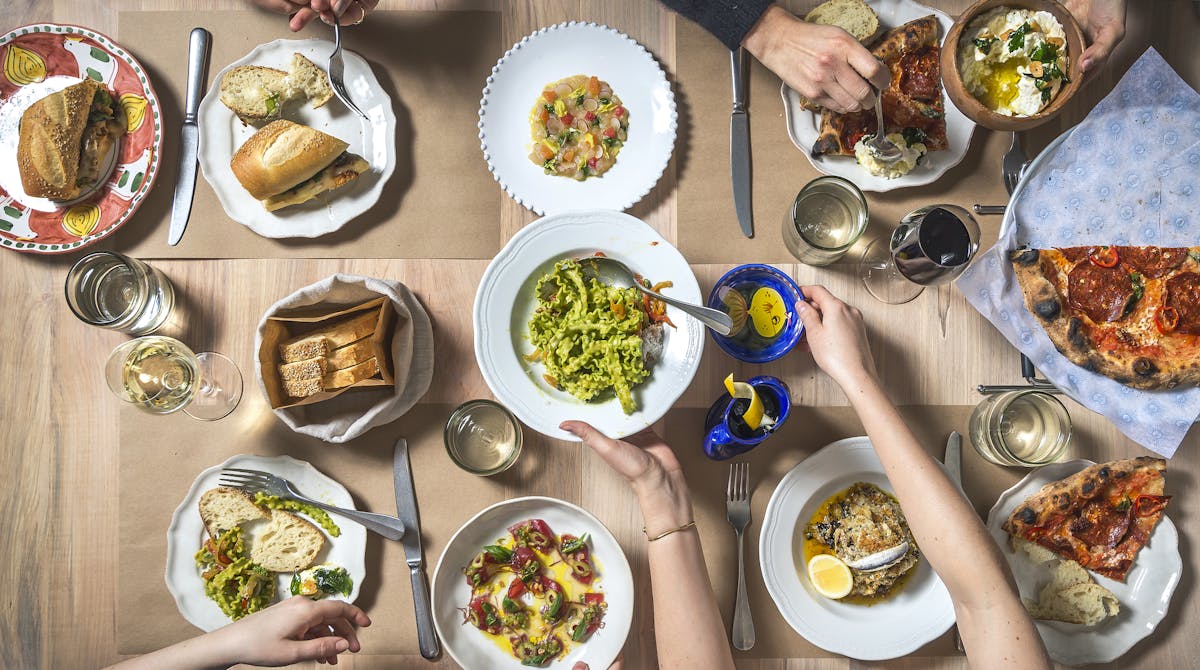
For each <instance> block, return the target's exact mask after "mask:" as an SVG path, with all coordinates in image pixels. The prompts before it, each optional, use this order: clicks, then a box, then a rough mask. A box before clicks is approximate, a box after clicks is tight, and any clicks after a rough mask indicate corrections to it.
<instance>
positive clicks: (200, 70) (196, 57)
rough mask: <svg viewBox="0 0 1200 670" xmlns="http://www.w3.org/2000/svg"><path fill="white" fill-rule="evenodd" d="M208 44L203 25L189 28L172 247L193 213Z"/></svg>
mask: <svg viewBox="0 0 1200 670" xmlns="http://www.w3.org/2000/svg"><path fill="white" fill-rule="evenodd" d="M211 47H212V35H211V34H209V32H208V31H207V30H205V29H203V28H192V34H191V36H190V37H189V38H188V70H187V93H186V96H185V98H184V106H183V137H182V138H181V140H180V142H179V179H178V181H176V182H175V199H174V200H173V201H172V202H171V228H170V229H169V230H168V231H167V244H169V245H171V246H175V245H176V244H179V240H180V239H181V238H182V237H183V231H184V229H186V228H187V224H188V217H189V216H190V215H191V213H192V193H193V192H195V190H196V154H197V153H198V152H199V150H200V128H199V126H197V125H196V113H197V112H198V111H199V110H200V93H201V92H202V91H203V90H204V75H205V73H206V72H207V71H208V52H209V49H210V48H211Z"/></svg>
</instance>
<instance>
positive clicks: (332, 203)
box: [199, 39, 396, 239]
mask: <svg viewBox="0 0 1200 670" xmlns="http://www.w3.org/2000/svg"><path fill="white" fill-rule="evenodd" d="M331 51H333V42H329V41H326V40H318V39H309V40H275V41H274V42H268V43H267V44H262V45H259V46H257V47H255V48H254V50H253V51H251V52H250V53H248V54H246V55H245V56H243V57H242V58H240V59H238V60H236V61H234V62H232V63H230V64H229V65H227V66H226V67H225V68H224V69H222V70H221V71H220V72H218V73H217V74H216V75H214V76H213V77H212V78H211V79H210V81H211V82H212V85H211V86H210V87H209V90H208V94H207V95H205V96H204V100H202V101H201V102H200V118H199V124H200V153H199V160H200V168H201V170H202V171H203V172H204V178H205V179H207V180H208V183H209V184H210V185H211V186H212V188H213V191H215V192H216V194H217V199H218V200H220V201H221V206H222V207H224V208H225V213H226V214H228V215H229V218H231V219H233V220H234V221H237V222H238V223H240V224H242V225H243V226H246V227H247V228H249V229H250V230H253V231H254V232H256V233H258V234H259V235H262V236H263V237H271V238H277V239H278V238H285V237H319V236H321V235H326V234H328V233H332V232H333V231H335V230H337V229H339V228H341V227H342V226H344V225H346V224H347V223H349V222H350V221H351V220H352V219H354V218H355V217H357V216H359V215H360V214H362V213H363V212H366V211H367V210H368V209H370V208H371V207H372V206H374V204H375V203H376V202H378V201H379V195H380V194H381V193H383V185H384V184H386V183H387V181H388V179H389V178H390V177H391V176H392V172H393V171H394V170H395V168H396V151H395V146H396V115H395V113H393V112H392V100H391V98H389V97H388V96H387V93H385V92H384V90H383V88H382V87H381V86H380V85H379V80H378V79H376V78H375V73H374V72H372V71H371V66H370V65H369V64H368V63H367V61H365V60H363V57H362V56H359V55H358V54H356V53H354V52H353V51H348V50H343V52H342V53H343V54H345V61H346V73H345V76H344V79H345V82H346V90H348V91H349V92H350V95H351V96H352V98H353V100H354V104H356V105H358V107H359V109H361V110H363V112H365V113H366V115H367V116H369V117H370V118H371V121H370V122H369V123H368V122H367V121H364V120H363V119H362V117H360V116H359V115H357V114H355V113H354V112H352V111H350V110H349V109H347V108H346V106H345V105H343V104H342V103H341V101H339V100H338V99H337V98H334V99H332V100H330V101H329V102H327V103H326V104H325V105H324V106H323V107H320V108H318V109H313V108H312V107H311V106H310V105H309V104H308V103H306V102H305V103H300V102H292V103H288V105H287V106H286V107H285V108H284V110H283V118H285V119H288V120H289V121H294V122H296V123H301V124H304V125H306V126H309V127H311V128H315V129H317V130H319V131H321V132H323V133H327V134H329V135H332V136H334V137H336V138H338V139H340V140H342V141H344V142H348V143H349V144H350V148H349V149H348V151H350V152H351V153H355V154H358V155H359V156H362V157H363V158H364V159H366V161H367V162H368V163H370V164H371V171H370V172H369V173H367V174H364V175H362V176H360V177H359V178H358V179H355V180H354V182H353V183H351V184H349V185H347V186H345V187H343V188H340V189H337V190H336V191H333V192H332V193H326V194H324V195H322V196H320V197H318V198H315V199H313V200H311V201H309V202H306V203H304V204H302V205H295V206H292V207H286V208H284V209H279V210H276V211H274V212H268V211H267V210H266V209H265V208H264V207H263V206H262V203H260V202H259V201H258V200H255V199H254V197H253V196H251V195H250V194H249V193H248V192H246V189H244V188H242V185H241V183H239V182H238V180H237V177H235V176H233V172H232V171H231V170H230V169H229V160H230V159H231V158H232V157H233V153H234V152H235V151H237V149H238V147H240V146H242V143H244V142H245V141H246V140H248V139H250V136H251V135H253V134H254V133H255V131H256V129H255V128H254V127H253V126H247V125H243V124H242V122H241V121H240V120H238V118H237V116H236V115H234V113H233V112H232V111H230V110H229V109H228V108H227V107H225V105H223V104H221V78H222V77H224V76H225V73H226V72H228V71H229V70H231V69H232V68H234V67H237V66H239V65H262V66H264V67H273V68H277V69H280V70H285V71H286V70H287V69H288V67H289V66H290V63H291V62H292V54H293V53H300V54H303V55H304V56H305V57H306V58H308V59H309V60H311V61H312V62H313V63H315V64H316V65H317V67H319V68H321V69H322V70H324V69H325V65H326V63H328V61H329V53H330V52H331Z"/></svg>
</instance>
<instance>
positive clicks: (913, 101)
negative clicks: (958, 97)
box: [812, 15, 948, 157]
mask: <svg viewBox="0 0 1200 670" xmlns="http://www.w3.org/2000/svg"><path fill="white" fill-rule="evenodd" d="M937 33H938V22H937V17H935V16H933V15H929V16H926V17H922V18H919V19H915V20H913V21H909V22H908V23H906V24H904V25H902V26H899V27H896V28H893V29H891V30H889V31H887V32H886V33H884V34H883V36H882V37H880V39H879V41H878V42H876V44H875V46H874V47H872V48H871V54H872V55H873V56H875V57H876V58H878V59H879V60H881V61H883V63H884V65H886V66H887V67H888V69H889V70H890V71H891V77H892V83H891V85H889V86H888V87H887V88H886V89H885V90H884V91H883V93H882V100H883V118H884V123H885V124H886V125H887V128H888V130H889V131H892V132H899V131H903V130H905V129H910V128H912V129H917V130H920V131H921V132H922V133H924V135H925V137H924V140H923V143H924V144H925V147H926V149H928V150H929V151H940V150H942V149H945V148H946V147H947V146H948V144H947V141H946V119H945V102H944V101H943V97H942V87H941V75H940V65H939V57H938V51H939V47H938V39H937ZM874 132H876V120H875V112H874V110H861V111H858V112H851V113H849V114H837V113H835V112H831V111H829V110H828V109H822V110H821V130H820V133H819V134H818V135H817V140H816V142H814V143H813V148H812V155H813V156H814V157H815V156H820V155H823V154H835V155H843V156H853V155H854V145H855V144H857V143H858V140H859V138H861V137H862V136H863V135H864V134H867V133H874Z"/></svg>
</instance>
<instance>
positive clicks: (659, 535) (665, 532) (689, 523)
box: [642, 521, 696, 542]
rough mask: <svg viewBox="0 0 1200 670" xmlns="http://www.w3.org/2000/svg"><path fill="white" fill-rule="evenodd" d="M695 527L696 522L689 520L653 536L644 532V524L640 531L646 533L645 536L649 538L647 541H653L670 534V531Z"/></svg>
mask: <svg viewBox="0 0 1200 670" xmlns="http://www.w3.org/2000/svg"><path fill="white" fill-rule="evenodd" d="M695 527H696V522H695V521H689V522H687V523H685V524H683V525H682V526H680V527H678V528H672V529H671V530H668V531H664V532H662V533H659V534H658V535H655V536H654V537H650V534H649V533H646V527H645V526H642V532H643V533H646V537H647V538H649V540H648V541H649V542H653V541H655V540H661V539H663V538H664V537H666V536H668V535H670V534H671V533H678V532H679V531H681V530H687V529H689V528H695Z"/></svg>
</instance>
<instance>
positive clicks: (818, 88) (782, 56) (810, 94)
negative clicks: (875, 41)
mask: <svg viewBox="0 0 1200 670" xmlns="http://www.w3.org/2000/svg"><path fill="white" fill-rule="evenodd" d="M742 45H743V46H744V47H745V48H746V49H747V50H748V51H749V52H750V53H752V54H754V56H755V57H757V58H758V60H759V61H761V62H762V64H763V65H766V66H767V68H768V69H769V70H771V71H772V72H774V73H775V74H777V75H779V77H780V78H781V79H783V81H784V82H785V83H787V85H788V86H791V87H792V88H793V89H795V91H796V92H797V93H799V94H800V95H802V96H804V97H806V98H808V99H809V100H811V101H812V102H814V103H816V104H818V105H820V106H822V107H826V108H828V109H829V110H831V111H834V112H837V113H839V114H840V113H845V112H853V111H856V110H860V109H865V108H867V107H872V106H874V104H875V91H873V90H872V89H871V87H872V86H874V87H875V89H878V90H883V89H885V88H887V87H888V85H889V84H890V83H891V73H890V72H889V71H888V69H887V68H885V67H884V66H883V63H880V62H879V61H878V60H877V59H876V58H875V57H874V56H872V55H871V52H870V51H867V50H866V48H864V47H863V45H861V44H859V43H858V40H856V39H854V37H852V36H851V35H850V33H847V32H846V31H845V30H842V29H841V28H838V27H837V26H825V25H817V24H815V23H808V22H806V21H801V20H800V19H798V18H796V17H795V16H792V14H791V13H790V12H788V11H787V10H786V9H783V8H782V7H780V6H779V5H772V6H771V7H769V8H768V9H767V11H766V12H764V13H763V15H762V18H760V19H759V21H758V23H756V24H755V25H754V27H753V28H751V29H750V32H749V33H747V34H746V38H745V39H744V40H743V41H742Z"/></svg>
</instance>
